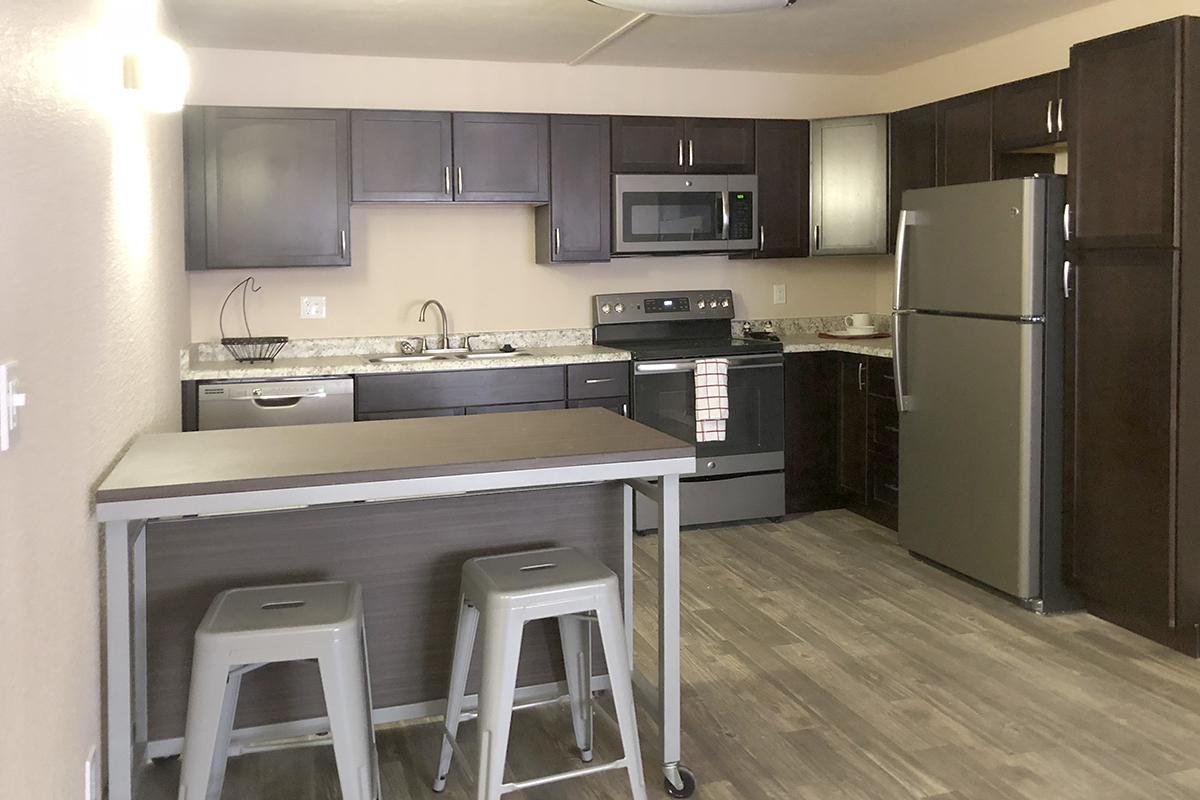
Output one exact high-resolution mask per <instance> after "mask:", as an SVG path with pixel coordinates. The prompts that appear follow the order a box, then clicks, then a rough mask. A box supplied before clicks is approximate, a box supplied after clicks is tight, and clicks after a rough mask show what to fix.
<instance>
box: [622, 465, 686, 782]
mask: <svg viewBox="0 0 1200 800" xmlns="http://www.w3.org/2000/svg"><path fill="white" fill-rule="evenodd" d="M629 485H630V486H632V487H633V488H634V489H636V490H637V491H638V492H641V493H642V494H644V495H646V496H647V497H649V498H650V499H652V500H654V501H655V502H656V503H657V504H658V565H659V575H658V686H657V687H655V686H653V685H652V684H651V683H650V681H649V680H648V679H647V678H646V676H644V675H642V674H641V673H640V672H638V671H637V670H634V672H633V680H634V686H635V687H636V688H637V689H638V690H639V693H640V694H641V696H642V697H643V698H649V699H650V701H651V702H652V703H654V705H655V709H654V710H655V712H656V716H657V718H658V722H659V725H660V728H661V731H662V752H663V760H662V764H663V777H664V779H665V783H664V788H665V789H666V791H667V794H669V795H671V796H672V797H690V796H691V795H692V793H693V792H695V790H696V780H695V777H694V775H693V774H692V772H691V771H690V770H689V769H687V768H686V767H684V766H682V765H681V764H680V763H679V760H680V756H681V747H682V745H681V737H682V733H681V730H682V725H681V718H680V699H679V694H680V681H681V677H680V668H679V651H680V644H679V613H680V601H679V571H680V567H679V563H680V561H679V559H680V555H679V475H677V474H676V475H663V476H660V478H659V480H658V482H657V483H649V482H648V481H631V482H630V484H629ZM626 493H627V494H626V514H625V529H626V537H627V540H630V541H631V540H632V537H633V513H632V501H633V492H632V491H631V490H630V489H628V488H627V489H626ZM628 558H630V559H632V547H631V546H630V548H629V551H628ZM631 605H632V604H631ZM631 652H632V648H631Z"/></svg>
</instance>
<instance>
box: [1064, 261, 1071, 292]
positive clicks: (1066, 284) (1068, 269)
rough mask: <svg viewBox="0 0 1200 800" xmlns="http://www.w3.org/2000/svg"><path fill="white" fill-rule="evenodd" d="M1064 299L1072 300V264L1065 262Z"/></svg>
mask: <svg viewBox="0 0 1200 800" xmlns="http://www.w3.org/2000/svg"><path fill="white" fill-rule="evenodd" d="M1063 299H1064V300H1070V299H1071V262H1070V261H1064V262H1063Z"/></svg>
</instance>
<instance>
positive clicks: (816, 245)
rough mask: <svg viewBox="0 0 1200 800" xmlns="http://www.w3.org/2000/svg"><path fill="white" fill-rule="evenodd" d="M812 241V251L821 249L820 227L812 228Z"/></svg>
mask: <svg viewBox="0 0 1200 800" xmlns="http://www.w3.org/2000/svg"><path fill="white" fill-rule="evenodd" d="M813 239H815V241H814V242H813V251H814V252H815V251H817V250H820V249H821V226H820V225H814V226H813Z"/></svg>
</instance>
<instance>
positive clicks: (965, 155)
mask: <svg viewBox="0 0 1200 800" xmlns="http://www.w3.org/2000/svg"><path fill="white" fill-rule="evenodd" d="M937 109H938V185H939V186H953V185H955V184H959V183H977V182H979V181H990V180H991V179H992V90H991V89H986V90H984V91H982V92H973V93H971V94H967V95H963V96H962V97H956V98H953V99H951V100H943V101H942V102H940V103H938V106H937Z"/></svg>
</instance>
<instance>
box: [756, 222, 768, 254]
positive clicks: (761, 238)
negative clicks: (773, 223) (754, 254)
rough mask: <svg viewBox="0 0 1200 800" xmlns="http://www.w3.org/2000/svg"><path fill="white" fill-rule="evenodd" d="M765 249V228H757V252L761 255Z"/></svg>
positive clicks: (764, 226)
mask: <svg viewBox="0 0 1200 800" xmlns="http://www.w3.org/2000/svg"><path fill="white" fill-rule="evenodd" d="M766 249H767V226H766V225H759V226H758V251H759V252H760V253H761V252H762V251H763V250H766Z"/></svg>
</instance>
